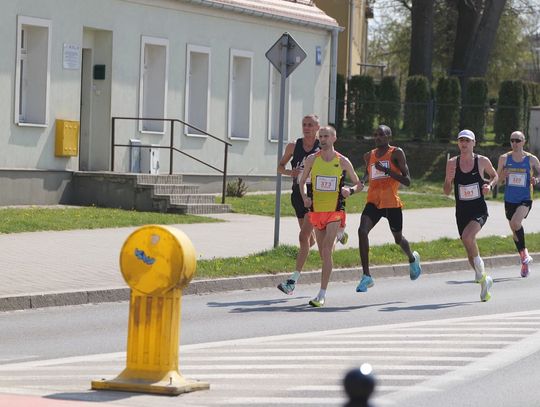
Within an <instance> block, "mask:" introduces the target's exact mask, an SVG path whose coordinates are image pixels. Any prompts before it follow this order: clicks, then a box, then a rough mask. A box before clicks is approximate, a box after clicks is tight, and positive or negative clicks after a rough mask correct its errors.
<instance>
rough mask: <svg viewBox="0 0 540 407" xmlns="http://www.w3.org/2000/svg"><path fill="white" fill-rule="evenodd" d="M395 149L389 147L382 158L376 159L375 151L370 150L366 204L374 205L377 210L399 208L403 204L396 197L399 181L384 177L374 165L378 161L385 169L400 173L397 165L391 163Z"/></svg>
mask: <svg viewBox="0 0 540 407" xmlns="http://www.w3.org/2000/svg"><path fill="white" fill-rule="evenodd" d="M395 149H396V147H390V148H389V149H388V151H387V152H386V153H385V154H384V155H383V156H382V157H376V155H375V151H377V150H376V149H375V150H371V152H370V154H369V161H368V164H367V171H368V174H369V189H368V195H367V202H370V203H372V204H374V205H375V206H376V207H377V208H379V209H383V208H384V209H386V208H401V207H402V206H403V203H402V202H401V199H399V196H398V188H399V184H400V183H399V181H396V180H395V179H394V178H392V177H390V176H389V175H386V174H385V173H384V172H383V171H379V170H378V169H377V168H375V163H376V162H377V161H380V162H381V163H382V165H384V166H385V167H386V168H390V169H391V170H392V171H395V172H397V173H398V174H399V173H401V170H400V169H399V167H398V166H397V165H395V164H394V163H393V162H392V153H393V152H394V150H395Z"/></svg>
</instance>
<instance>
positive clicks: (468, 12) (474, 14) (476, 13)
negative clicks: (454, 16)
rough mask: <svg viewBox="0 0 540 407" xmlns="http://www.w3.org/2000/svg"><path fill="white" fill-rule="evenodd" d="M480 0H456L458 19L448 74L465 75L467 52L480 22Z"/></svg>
mask: <svg viewBox="0 0 540 407" xmlns="http://www.w3.org/2000/svg"><path fill="white" fill-rule="evenodd" d="M481 6H482V0H458V1H457V8H458V21H457V27H456V38H455V41H454V55H453V57H452V66H451V67H450V71H449V74H450V75H455V76H458V77H463V75H465V69H466V68H467V53H468V49H469V46H470V45H471V40H472V38H474V33H475V31H476V28H477V26H478V23H479V22H480V10H481Z"/></svg>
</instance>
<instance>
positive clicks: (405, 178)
mask: <svg viewBox="0 0 540 407" xmlns="http://www.w3.org/2000/svg"><path fill="white" fill-rule="evenodd" d="M392 160H393V161H394V163H395V164H396V165H397V166H398V168H399V171H401V174H398V173H397V172H394V171H392V170H391V169H390V168H387V169H386V171H385V172H386V175H388V176H389V177H390V178H393V179H395V180H396V181H399V182H400V183H401V184H403V185H405V186H406V187H408V186H409V185H411V177H410V175H409V166H408V165H407V159H406V158H405V153H404V152H403V150H402V149H401V148H396V149H395V150H394V152H393V153H392Z"/></svg>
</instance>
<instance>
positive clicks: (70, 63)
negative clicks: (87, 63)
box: [62, 44, 81, 69]
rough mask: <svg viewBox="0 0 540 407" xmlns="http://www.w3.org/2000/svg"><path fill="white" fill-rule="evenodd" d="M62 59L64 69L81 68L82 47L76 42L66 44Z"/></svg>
mask: <svg viewBox="0 0 540 407" xmlns="http://www.w3.org/2000/svg"><path fill="white" fill-rule="evenodd" d="M62 61H63V64H62V65H63V67H64V69H81V47H80V46H79V45H74V44H64V52H63V55H62Z"/></svg>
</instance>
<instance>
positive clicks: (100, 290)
mask: <svg viewBox="0 0 540 407" xmlns="http://www.w3.org/2000/svg"><path fill="white" fill-rule="evenodd" d="M539 204H540V200H537V201H536V202H535V203H534V204H533V209H532V211H531V213H530V215H529V217H528V218H527V219H526V220H525V222H524V227H525V231H526V232H540V209H539V208H538V207H537V206H538V205H539ZM488 205H489V211H490V215H491V216H490V218H489V219H488V222H487V224H486V225H485V226H484V228H483V229H482V231H481V233H480V235H479V237H485V236H490V235H509V234H510V229H509V227H508V223H507V221H506V218H505V217H504V205H503V204H502V203H499V202H488ZM403 213H404V226H403V234H404V236H405V237H406V238H407V239H408V240H409V242H411V243H414V242H418V241H429V240H433V239H438V238H442V237H450V238H457V237H458V235H457V228H456V225H455V219H454V208H433V209H414V210H405V211H404V212H403ZM214 216H215V217H218V218H220V219H223V220H226V222H223V223H208V224H190V225H177V226H176V227H177V228H178V229H180V230H182V231H183V232H184V233H186V234H187V235H188V237H189V238H190V239H191V241H192V242H193V245H194V247H195V249H196V251H197V255H198V259H210V258H214V257H237V256H245V255H248V254H252V253H256V252H259V251H263V250H267V249H271V248H272V247H273V242H274V218H271V217H264V216H253V215H241V214H223V215H214ZM359 222H360V214H350V215H348V217H347V224H348V228H347V230H348V233H349V242H348V244H347V245H346V246H345V247H352V248H356V247H358V237H357V234H356V230H357V228H358V225H359ZM135 229H137V228H135V227H133V228H118V229H99V230H73V231H64V232H35V233H19V234H6V235H0V247H1V248H2V260H3V261H2V264H3V270H2V277H3V278H2V279H1V280H0V311H5V310H13V309H26V308H35V307H43V306H50V305H68V304H82V303H88V302H103V301H119V300H125V299H128V298H129V289H128V288H127V285H126V284H125V282H124V280H123V278H122V275H121V273H120V268H119V265H118V262H119V260H118V259H119V254H120V249H121V247H122V245H123V243H124V241H125V240H126V239H127V237H128V236H129V234H130V233H131V232H132V231H134V230H135ZM297 239H298V224H297V220H296V218H290V217H286V218H282V219H281V222H280V239H279V241H280V243H281V244H289V245H297ZM391 242H393V238H392V234H391V233H390V231H389V228H388V224H387V222H386V220H385V219H382V220H381V222H380V223H379V224H378V225H377V226H376V227H375V228H374V229H373V231H372V232H371V234H370V244H371V245H380V244H383V243H391ZM342 247H343V246H340V245H339V244H338V246H337V249H340V248H342ZM531 249H536V250H534V251H538V248H531ZM531 251H533V250H531ZM503 257H505V256H502V257H501V258H500V259H499V260H500V261H503V260H502V258H503ZM506 257H508V258H509V261H511V263H509V264H514V263H515V262H516V255H513V256H506ZM451 264H455V265H456V267H467V265H466V264H464V263H463V262H461V263H456V262H439V263H437V267H436V268H437V269H438V270H441V269H443V270H447V268H448V267H450V265H451ZM498 264H499V263H498ZM500 264H501V265H502V263H500ZM426 266H427V265H425V266H424V271H425V272H429V269H430V267H426ZM386 269H390V270H391V271H386V272H380V273H379V274H378V275H385V273H386V275H389V274H388V273H390V274H396V273H401V272H402V271H401V268H399V267H393V266H388V267H386ZM403 270H405V268H403ZM340 273H343V274H342V275H340ZM306 274H307V273H306ZM314 274H315V277H316V278H315V279H314V280H313V281H317V279H318V275H317V273H314ZM357 275H358V270H357V269H356V270H345V271H343V272H342V271H336V273H335V276H334V275H333V277H335V279H346V278H353V277H354V278H356V276H357ZM279 279H281V277H279V276H278V277H276V276H260V277H253V278H252V277H248V278H243V279H242V283H241V284H240V286H239V285H238V282H236V283H235V284H231V280H230V279H220V280H196V281H194V282H192V283H191V284H190V286H189V287H188V289H187V290H186V292H187V293H202V292H209V291H218V290H227V289H231V287H236V288H243V287H250V288H253V287H263V286H268V285H270V284H274V283H275V282H276V281H278V280H279ZM308 281H310V280H308V279H305V278H303V282H308Z"/></svg>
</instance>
